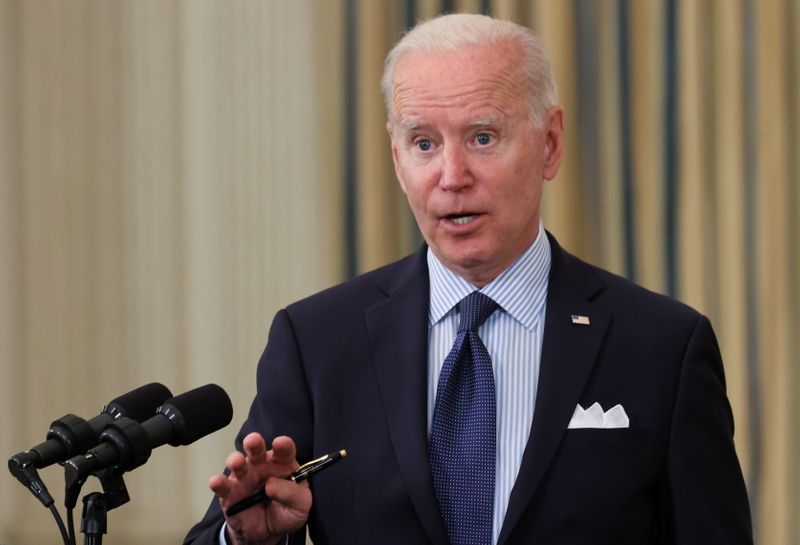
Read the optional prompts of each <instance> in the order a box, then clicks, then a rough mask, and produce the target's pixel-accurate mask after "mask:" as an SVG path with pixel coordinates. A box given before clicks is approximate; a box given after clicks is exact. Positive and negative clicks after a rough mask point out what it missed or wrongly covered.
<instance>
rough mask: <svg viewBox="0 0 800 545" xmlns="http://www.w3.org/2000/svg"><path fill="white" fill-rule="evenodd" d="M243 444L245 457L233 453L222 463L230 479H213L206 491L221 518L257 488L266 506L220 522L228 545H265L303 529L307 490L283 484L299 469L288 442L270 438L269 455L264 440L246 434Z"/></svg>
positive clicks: (308, 504)
mask: <svg viewBox="0 0 800 545" xmlns="http://www.w3.org/2000/svg"><path fill="white" fill-rule="evenodd" d="M243 445H244V451H245V454H242V453H241V452H238V451H237V452H234V453H232V454H231V455H230V456H228V459H227V461H226V462H225V466H226V467H227V468H228V469H229V470H230V475H229V476H227V477H226V476H224V475H215V476H214V477H211V479H210V480H209V482H208V486H209V487H210V488H211V490H213V491H214V493H215V494H216V495H217V496H219V502H220V507H222V511H223V513H224V512H225V509H227V508H228V507H230V506H231V505H233V504H234V503H236V502H238V501H239V500H241V499H244V498H246V497H248V496H250V495H252V494H255V493H256V492H258V491H259V490H261V489H262V488H263V489H264V490H265V492H266V493H267V496H269V498H270V501H267V502H266V503H263V504H260V505H255V506H253V507H250V508H249V509H245V510H244V511H242V512H241V513H239V514H237V515H234V516H232V517H227V516H226V517H225V519H226V521H227V523H228V533H227V539H228V543H229V545H245V544H247V545H257V544H258V545H262V544H263V545H271V544H273V543H277V542H278V541H279V540H280V538H281V537H282V536H283V535H285V534H287V533H290V532H293V531H295V530H298V529H299V528H300V527H302V526H303V524H305V522H306V519H308V512H309V511H310V510H311V490H309V488H308V484H307V483H305V482H304V483H299V484H298V483H294V482H292V481H288V480H285V477H287V476H288V475H289V474H290V473H291V472H292V471H294V470H295V469H297V467H298V466H299V464H298V463H297V460H296V459H295V456H296V451H295V445H294V441H292V439H291V438H289V437H276V438H275V439H274V440H273V441H272V450H270V451H267V447H266V444H265V443H264V438H263V437H261V435H259V434H258V433H251V434H249V435H248V436H247V437H245V438H244V441H243Z"/></svg>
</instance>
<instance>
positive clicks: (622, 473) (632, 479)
mask: <svg viewBox="0 0 800 545" xmlns="http://www.w3.org/2000/svg"><path fill="white" fill-rule="evenodd" d="M383 88H384V92H385V95H386V102H387V108H388V113H389V121H388V123H387V129H388V132H389V138H390V140H391V147H392V156H393V158H394V165H395V171H396V174H397V179H398V181H399V182H400V186H401V187H402V189H403V191H404V192H405V194H406V196H407V197H408V202H409V205H410V206H411V210H412V211H413V213H414V216H415V218H416V220H417V223H418V224H419V228H420V230H421V231H422V234H423V236H424V238H425V242H426V246H425V247H424V248H422V249H421V250H420V251H419V252H417V253H416V254H414V255H411V256H409V257H407V258H405V259H403V260H401V261H399V262H397V263H394V264H391V265H388V266H386V267H384V268H382V269H378V270H377V271H373V272H370V273H367V274H365V275H363V276H360V277H358V278H356V279H354V280H352V281H349V282H346V283H344V284H342V285H340V286H337V287H335V288H333V289H330V290H327V291H325V292H322V293H320V294H317V295H314V296H312V297H310V298H308V299H305V300H303V301H300V302H298V303H295V304H293V305H290V306H288V307H287V308H286V309H285V310H282V311H280V312H279V313H278V314H277V316H276V317H275V321H274V322H273V325H272V329H271V332H270V336H269V341H268V344H267V348H266V350H265V352H264V355H263V357H262V359H261V361H260V363H259V367H258V374H257V376H258V395H257V396H256V399H255V400H254V402H253V405H252V408H251V410H250V415H249V417H248V419H247V421H246V422H245V424H244V426H243V428H242V430H241V432H240V435H239V443H238V446H239V451H242V452H239V451H237V452H235V453H233V454H231V455H230V456H229V458H228V460H227V464H226V466H227V468H228V473H227V474H226V475H220V476H216V477H212V479H211V481H210V487H211V489H212V490H213V491H214V492H215V493H216V494H217V496H218V497H219V498H218V499H217V500H215V501H214V502H212V506H211V508H210V509H209V512H208V513H207V515H206V518H205V519H204V520H203V521H202V522H201V523H200V524H198V525H197V526H196V527H195V528H194V529H192V531H191V532H190V534H189V536H188V537H187V543H197V544H200V543H215V542H217V540H219V541H220V542H227V543H229V544H244V543H248V544H254V543H259V544H261V543H263V544H267V543H278V542H280V541H281V540H283V539H288V540H290V542H293V543H295V542H296V543H302V542H303V539H304V533H305V530H304V528H305V526H306V524H307V525H308V527H309V528H310V532H311V537H312V538H313V540H314V542H315V543H317V544H318V545H322V544H353V543H362V544H365V545H367V544H369V545H372V544H381V545H385V544H392V543H398V544H400V543H402V544H410V543H414V544H418V543H419V544H424V543H433V544H438V545H445V544H447V543H452V544H454V545H467V544H469V545H478V544H486V545H489V544H495V543H500V544H508V545H511V544H523V543H536V544H539V545H545V544H554V545H563V544H571V543H579V544H593V543H597V544H606V543H608V544H615V545H616V544H624V543H631V544H633V543H636V544H645V543H647V544H651V543H652V544H657V543H658V544H661V543H665V544H666V543H675V544H683V543H703V544H711V543H714V544H717V543H728V544H746V543H751V542H752V538H751V529H750V518H749V512H748V505H747V497H746V492H745V487H744V483H743V479H742V475H741V471H740V469H739V463H738V461H737V458H736V454H735V452H734V446H733V439H732V435H733V422H732V416H731V412H730V408H729V405H728V401H727V398H726V395H725V383H724V377H723V369H722V362H721V360H720V354H719V350H718V348H717V343H716V341H715V339H714V335H713V332H712V330H711V326H710V324H709V322H708V320H707V319H706V318H705V317H703V316H701V315H700V314H698V313H697V312H695V311H694V310H692V309H690V308H688V307H686V306H684V305H682V304H680V303H677V302H675V301H672V300H669V299H668V298H666V297H663V296H659V295H656V294H654V293H651V292H648V291H646V290H644V289H642V288H639V287H637V286H635V285H633V284H631V283H629V282H627V281H625V280H623V279H621V278H619V277H616V276H614V275H612V274H610V273H607V272H604V271H602V270H600V269H597V268H595V267H592V266H590V265H588V264H586V263H583V262H581V261H580V260H578V259H577V258H575V257H573V256H571V255H570V254H568V253H566V252H565V251H564V250H562V249H561V248H560V247H559V245H558V244H557V242H556V241H555V239H554V238H553V237H552V236H549V235H548V234H547V233H545V231H544V229H543V226H542V222H541V218H540V203H541V197H542V188H543V185H544V182H545V180H550V179H552V178H554V177H555V175H556V173H557V172H558V169H559V166H560V163H561V157H562V149H563V141H564V140H563V113H562V110H561V108H560V107H559V106H558V104H557V98H556V93H555V86H554V83H553V77H552V73H551V69H550V65H549V62H548V60H547V57H546V55H545V53H544V51H543V49H542V47H541V45H540V44H539V42H538V41H537V39H536V38H535V37H534V36H533V35H532V34H531V33H530V32H529V31H528V30H527V29H525V28H523V27H520V26H518V25H515V24H513V23H509V22H505V21H498V20H495V19H491V18H489V17H485V16H480V15H447V16H443V17H440V18H437V19H434V20H432V21H429V22H427V23H423V24H421V25H419V26H417V27H416V28H414V29H413V30H411V31H410V32H409V33H408V34H407V35H406V36H405V37H404V38H403V39H402V40H401V41H400V42H399V43H398V44H397V45H396V46H395V48H394V49H393V50H392V52H391V53H390V54H389V57H388V59H387V63H386V71H385V74H384V79H383ZM265 441H268V442H270V446H269V447H267V444H266V443H265ZM268 448H269V450H267V449H268ZM339 448H346V449H347V450H348V452H349V454H350V456H349V457H348V459H347V460H346V461H345V462H342V464H341V465H339V466H337V467H336V468H334V469H331V470H329V471H326V472H324V473H320V474H318V475H317V476H316V477H314V481H313V484H312V486H311V488H309V487H308V485H307V484H306V483H300V484H296V483H294V482H291V481H288V480H285V479H283V477H285V476H287V475H288V474H289V473H290V472H291V471H292V470H293V469H295V468H296V467H297V466H298V462H297V460H298V459H299V460H304V461H305V460H308V459H310V458H312V457H313V456H314V455H316V454H318V453H324V452H328V451H333V450H336V449H339ZM262 489H263V490H265V491H266V494H267V496H268V497H269V498H270V501H267V502H262V503H259V504H258V505H256V506H254V507H251V508H249V509H246V510H245V511H243V512H241V513H239V514H237V515H233V516H230V517H227V519H225V517H224V516H223V514H222V510H224V509H226V508H227V507H229V506H231V505H232V504H234V503H236V502H237V501H239V500H241V499H242V498H244V497H247V496H249V495H251V494H253V493H254V492H256V491H259V490H262ZM312 496H313V507H312ZM292 540H296V541H292Z"/></svg>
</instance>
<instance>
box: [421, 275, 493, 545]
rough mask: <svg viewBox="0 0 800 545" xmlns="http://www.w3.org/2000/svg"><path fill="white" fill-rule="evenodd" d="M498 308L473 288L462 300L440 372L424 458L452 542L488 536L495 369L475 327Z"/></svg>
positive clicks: (472, 542) (459, 544)
mask: <svg viewBox="0 0 800 545" xmlns="http://www.w3.org/2000/svg"><path fill="white" fill-rule="evenodd" d="M497 308H498V305H497V303H495V302H494V301H492V300H491V299H490V298H489V297H487V296H485V295H484V294H482V293H480V292H477V291H475V292H472V293H471V294H469V295H468V296H467V297H465V298H464V299H463V300H462V301H461V303H460V310H461V324H460V325H459V327H458V334H457V335H456V341H455V343H453V348H452V349H451V350H450V353H449V354H448V355H447V357H446V358H445V360H444V365H443V366H442V371H441V373H440V375H439V385H438V389H437V391H436V406H435V408H434V411H433V423H432V424H431V438H430V443H429V444H428V459H429V461H430V464H431V474H432V475H433V487H434V490H435V491H436V499H437V501H438V502H439V509H440V510H441V512H442V517H443V518H444V523H445V526H446V527H447V533H448V535H449V536H450V543H451V544H452V545H491V542H492V516H493V512H494V472H495V469H494V468H495V426H496V423H495V422H496V419H495V393H494V375H493V373H492V360H491V358H490V357H489V352H488V351H487V350H486V346H484V344H483V342H482V341H481V338H480V337H479V336H478V328H479V327H480V326H481V324H483V322H485V321H486V319H487V318H488V317H489V316H490V315H491V314H492V312H494V311H495V310H496V309H497Z"/></svg>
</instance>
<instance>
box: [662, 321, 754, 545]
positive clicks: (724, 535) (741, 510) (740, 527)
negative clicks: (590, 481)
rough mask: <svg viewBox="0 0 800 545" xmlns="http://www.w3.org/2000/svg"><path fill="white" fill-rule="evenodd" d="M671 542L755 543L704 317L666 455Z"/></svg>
mask: <svg viewBox="0 0 800 545" xmlns="http://www.w3.org/2000/svg"><path fill="white" fill-rule="evenodd" d="M664 492H665V504H666V505H665V513H666V514H665V519H666V522H667V524H665V528H666V529H667V532H666V533H667V534H668V535H667V536H666V537H667V539H666V540H665V541H666V542H667V543H674V544H677V545H688V544H690V543H693V544H694V543H715V544H719V545H723V544H727V545H746V544H752V542H753V538H752V528H751V522H750V510H749V506H748V499H747V491H746V489H745V484H744V479H743V477H742V472H741V468H740V467H739V461H738V459H737V457H736V452H735V450H734V443H733V414H732V412H731V408H730V404H729V403H728V398H727V396H726V393H725V376H724V372H723V366H722V358H721V356H720V352H719V347H718V345H717V340H716V338H715V336H714V332H713V330H712V328H711V324H710V323H709V321H708V319H707V318H706V317H704V316H701V317H700V318H699V319H698V320H697V323H696V324H695V326H694V330H693V331H692V334H691V336H690V338H689V342H688V344H687V348H686V352H685V355H684V359H683V362H682V365H681V371H680V378H679V381H678V389H677V393H676V398H675V406H674V411H673V416H672V425H671V430H670V436H669V448H668V452H667V482H666V483H665V491H664Z"/></svg>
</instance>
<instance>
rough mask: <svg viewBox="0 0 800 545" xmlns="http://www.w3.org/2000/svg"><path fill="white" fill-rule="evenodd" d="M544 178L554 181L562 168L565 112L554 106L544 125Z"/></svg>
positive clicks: (548, 113)
mask: <svg viewBox="0 0 800 545" xmlns="http://www.w3.org/2000/svg"><path fill="white" fill-rule="evenodd" d="M543 130H544V165H543V166H544V168H543V171H544V178H545V180H552V179H553V178H555V177H556V174H558V169H559V167H560V166H561V156H562V155H563V152H564V110H562V109H561V107H560V106H553V107H552V108H550V110H549V111H548V112H547V118H546V119H545V123H544V127H543Z"/></svg>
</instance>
